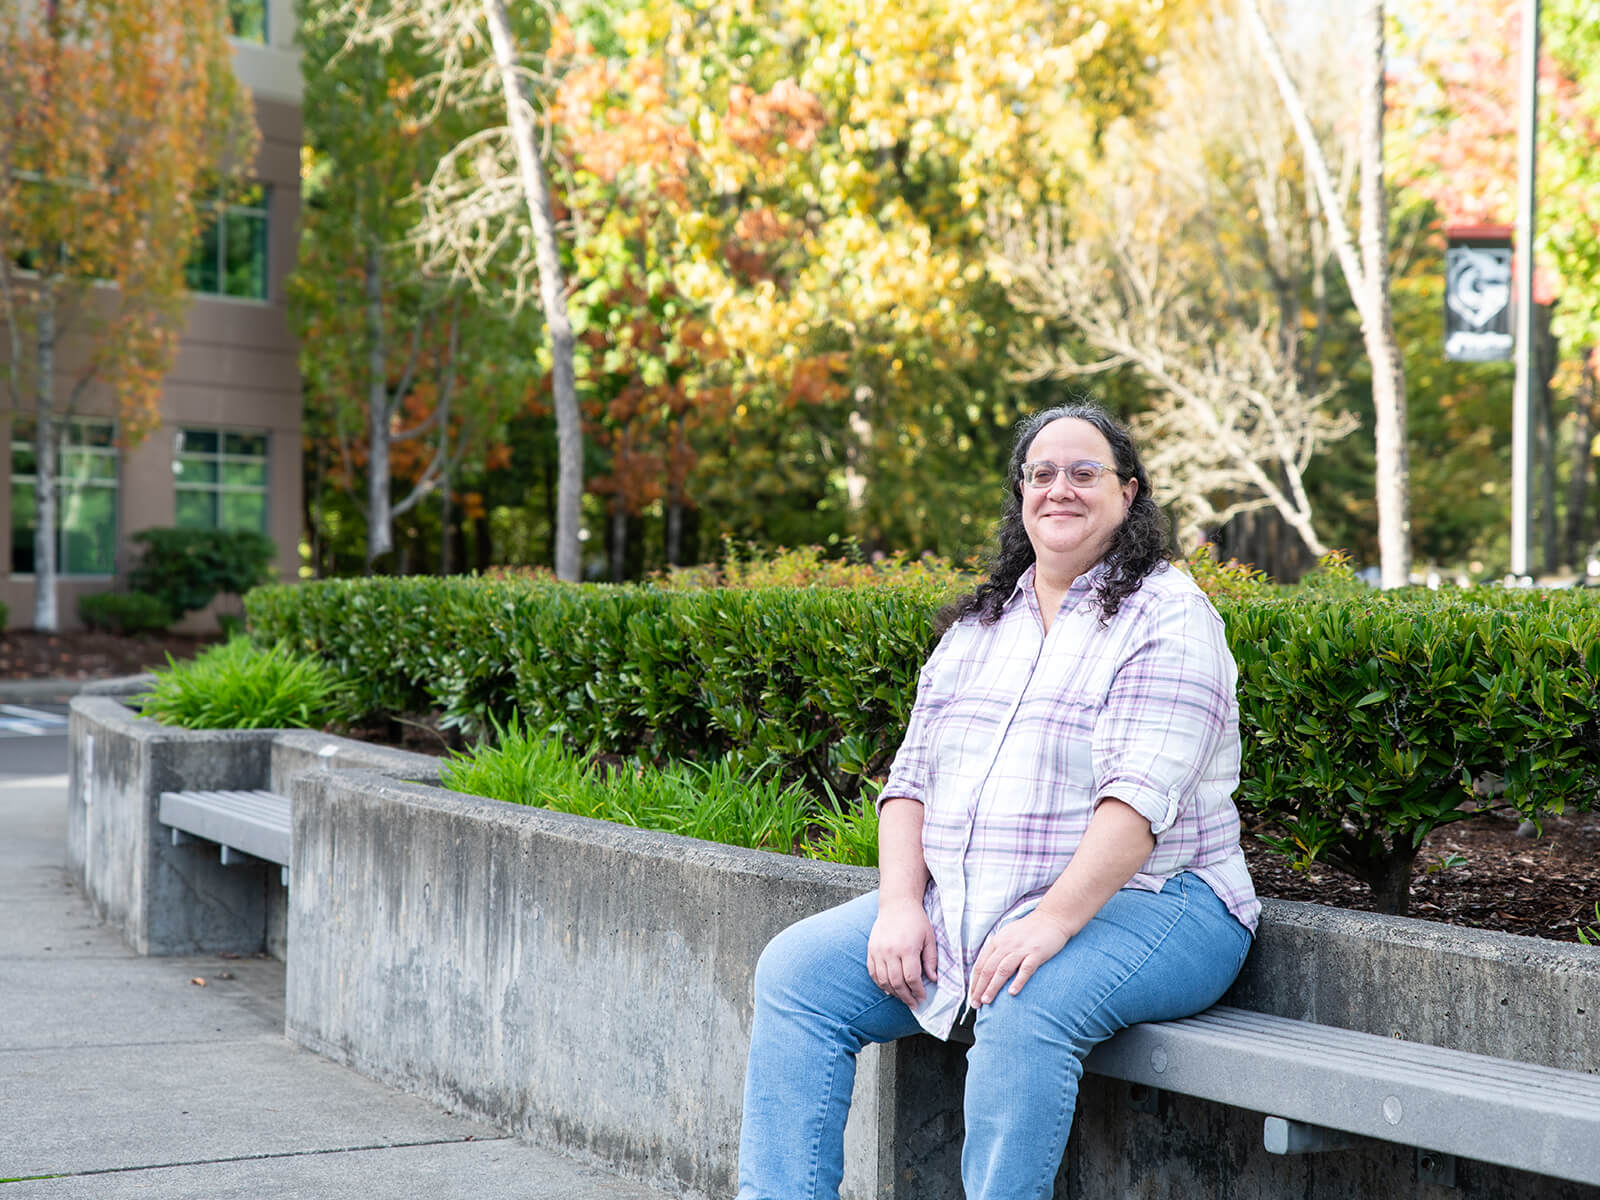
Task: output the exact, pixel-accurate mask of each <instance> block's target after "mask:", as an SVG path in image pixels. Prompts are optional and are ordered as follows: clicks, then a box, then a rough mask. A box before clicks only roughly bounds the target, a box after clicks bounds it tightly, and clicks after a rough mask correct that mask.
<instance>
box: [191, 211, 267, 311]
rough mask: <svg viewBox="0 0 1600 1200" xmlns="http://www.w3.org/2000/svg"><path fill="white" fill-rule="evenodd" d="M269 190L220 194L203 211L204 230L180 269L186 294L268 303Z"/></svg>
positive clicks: (202, 229)
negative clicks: (184, 264)
mask: <svg viewBox="0 0 1600 1200" xmlns="http://www.w3.org/2000/svg"><path fill="white" fill-rule="evenodd" d="M270 196H271V189H270V188H268V187H267V185H266V184H264V183H253V184H250V185H249V186H248V187H245V188H242V189H240V190H239V191H237V192H235V193H234V194H233V198H232V199H231V200H229V199H225V198H224V196H223V195H222V194H221V193H219V194H218V196H217V199H216V200H215V201H214V202H213V203H212V204H210V205H206V206H203V207H202V209H201V212H202V213H203V219H204V225H203V227H202V228H201V230H200V237H199V238H198V240H197V241H196V243H195V248H194V253H193V254H192V255H191V256H190V258H189V263H188V266H187V267H185V268H184V276H185V282H186V283H187V284H188V287H189V290H190V291H191V292H204V293H206V294H208V295H212V296H239V297H241V298H243V299H246V300H265V299H266V298H267V201H268V199H269V198H270Z"/></svg>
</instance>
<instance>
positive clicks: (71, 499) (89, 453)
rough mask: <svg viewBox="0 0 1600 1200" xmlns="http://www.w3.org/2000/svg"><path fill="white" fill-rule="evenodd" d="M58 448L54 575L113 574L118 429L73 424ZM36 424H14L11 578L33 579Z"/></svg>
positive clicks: (23, 420) (64, 426) (64, 428)
mask: <svg viewBox="0 0 1600 1200" xmlns="http://www.w3.org/2000/svg"><path fill="white" fill-rule="evenodd" d="M59 432H60V438H61V440H60V444H59V445H58V446H57V448H56V484H57V490H56V570H57V571H58V572H59V573H60V574H62V575H111V574H114V573H115V572H116V568H117V430H116V426H115V425H113V424H112V423H111V422H109V421H80V420H75V419H69V420H66V421H63V422H62V423H61V425H60V427H59ZM33 439H34V422H33V419H32V418H31V417H18V418H15V419H13V420H12V422H11V573H12V574H13V575H32V574H33V570H34V561H33V534H34V530H35V528H37V526H38V523H39V522H38V508H37V497H35V495H34V484H35V481H36V479H37V467H38V460H37V459H36V458H35V454H34V445H33Z"/></svg>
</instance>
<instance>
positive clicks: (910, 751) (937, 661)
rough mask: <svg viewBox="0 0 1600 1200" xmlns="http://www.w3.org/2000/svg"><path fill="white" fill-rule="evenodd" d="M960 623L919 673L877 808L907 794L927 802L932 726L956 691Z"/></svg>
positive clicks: (944, 639) (931, 777) (943, 639)
mask: <svg viewBox="0 0 1600 1200" xmlns="http://www.w3.org/2000/svg"><path fill="white" fill-rule="evenodd" d="M959 628H960V627H959V626H954V627H952V628H950V629H948V630H946V631H945V635H944V637H942V638H940V639H939V644H938V645H937V646H935V647H934V648H933V653H932V654H930V655H929V656H928V661H927V662H925V663H923V664H922V671H921V673H920V674H919V675H918V676H917V700H916V703H915V704H913V705H912V706H911V718H910V719H909V720H908V721H907V722H906V736H905V738H904V739H903V740H902V741H901V743H900V749H899V750H897V751H896V752H895V756H894V763H893V765H892V766H890V768H889V778H888V780H887V781H886V782H885V783H884V785H883V790H882V791H881V792H879V793H878V808H879V809H880V810H881V809H882V808H883V803H884V801H885V800H891V799H895V798H904V799H907V800H918V801H921V802H922V803H924V804H926V803H927V795H928V791H929V788H930V787H931V786H932V783H933V738H932V735H931V731H932V727H933V725H934V723H935V720H936V718H937V717H938V715H939V712H940V710H941V709H943V708H944V706H945V705H946V704H947V703H949V701H950V697H951V695H952V694H953V693H954V679H953V678H952V676H953V674H954V665H955V664H954V662H953V661H952V658H953V656H952V652H951V646H952V645H953V643H954V642H955V639H956V637H957V636H958V635H957V630H958V629H959Z"/></svg>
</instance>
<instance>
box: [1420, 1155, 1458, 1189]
mask: <svg viewBox="0 0 1600 1200" xmlns="http://www.w3.org/2000/svg"><path fill="white" fill-rule="evenodd" d="M1417 1182H1418V1183H1431V1184H1434V1185H1436V1186H1438V1187H1447V1188H1453V1187H1455V1186H1456V1156H1455V1155H1454V1154H1440V1153H1439V1152H1438V1151H1436V1150H1423V1149H1421V1148H1419V1149H1418V1150H1417Z"/></svg>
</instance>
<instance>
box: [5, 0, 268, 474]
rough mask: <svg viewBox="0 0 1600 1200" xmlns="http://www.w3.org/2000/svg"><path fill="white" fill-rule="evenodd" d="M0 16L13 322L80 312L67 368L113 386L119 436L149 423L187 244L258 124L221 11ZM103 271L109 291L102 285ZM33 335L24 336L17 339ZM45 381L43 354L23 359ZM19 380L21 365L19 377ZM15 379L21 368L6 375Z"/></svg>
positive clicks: (70, 317)
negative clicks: (84, 352)
mask: <svg viewBox="0 0 1600 1200" xmlns="http://www.w3.org/2000/svg"><path fill="white" fill-rule="evenodd" d="M9 7H10V8H11V9H12V11H11V12H10V13H9V14H8V15H6V16H4V17H0V61H3V62H4V63H5V64H6V68H5V71H4V72H3V76H4V78H3V79H0V254H3V255H4V257H5V259H6V264H7V268H6V269H9V265H10V264H11V263H14V262H18V261H21V262H24V263H26V264H27V266H28V269H29V274H28V275H27V276H26V277H19V278H18V280H17V282H18V286H17V287H16V288H14V289H9V290H8V292H7V296H8V301H7V311H6V313H5V314H4V316H5V318H6V319H7V320H8V323H10V324H11V325H12V327H13V329H14V330H16V329H26V330H30V331H37V330H40V329H45V330H47V331H48V330H50V329H54V330H55V331H57V332H58V333H65V332H66V331H67V329H68V328H69V327H71V326H72V325H73V323H74V321H77V322H79V324H80V326H81V332H83V333H86V334H88V335H89V337H88V339H87V340H88V342H89V344H91V345H92V346H93V347H94V349H93V351H92V352H91V353H90V354H89V355H88V356H87V357H86V358H85V360H84V365H83V367H82V369H81V370H80V371H79V372H78V373H77V374H76V376H75V378H74V379H73V380H72V384H73V385H74V386H75V387H76V386H80V385H87V384H88V383H89V382H92V381H98V382H100V383H103V384H105V385H108V386H110V387H111V388H112V390H113V391H114V392H115V395H116V398H117V401H118V407H119V410H120V412H121V415H122V418H123V420H122V436H123V438H124V440H126V441H129V442H133V441H137V440H138V439H139V437H141V436H142V435H143V434H144V433H145V432H147V431H148V430H149V429H150V428H151V427H152V426H153V424H154V421H155V414H156V397H157V394H158V392H159V389H160V386H161V380H162V378H163V377H164V375H165V373H166V371H167V369H168V368H169V367H170V365H171V362H172V358H173V355H174V354H175V353H176V349H177V340H178V328H179V325H180V323H181V320H182V316H183V312H184V309H185V308H186V306H187V292H186V290H185V286H184V257H185V256H184V255H183V254H182V253H181V252H179V253H175V252H174V248H175V247H186V246H187V245H189V244H190V242H191V241H192V239H193V237H194V234H195V231H196V228H197V225H198V221H199V217H200V211H199V210H200V206H201V205H202V204H203V203H204V202H205V201H206V200H208V199H209V198H210V196H211V195H212V194H214V193H213V192H212V189H214V187H215V180H216V179H217V177H218V176H219V175H225V174H226V173H228V172H230V171H234V170H241V169H242V170H248V167H249V163H250V161H251V158H252V157H253V154H254V145H255V128H254V124H253V122H252V121H251V119H250V111H249V106H248V101H247V100H246V99H245V97H244V95H243V93H242V91H241V89H240V88H239V86H238V84H237V82H236V81H235V79H234V76H233V69H232V65H231V58H230V53H229V50H228V46H227V41H226V38H225V36H224V32H223V28H222V25H221V23H220V21H219V20H218V17H217V13H216V12H215V11H213V10H212V9H211V6H209V5H202V6H195V5H193V4H191V3H187V2H186V0H57V2H56V3H52V4H50V5H34V4H23V5H20V6H9ZM106 282H109V283H113V284H115V285H116V286H115V289H114V290H106V289H97V288H96V287H95V285H96V284H99V283H106ZM24 340H25V341H26V340H27V339H26V338H25V339H24ZM22 370H23V373H24V374H26V375H28V376H30V382H31V385H32V387H34V388H37V389H40V394H48V391H49V390H50V389H51V387H52V384H51V381H50V380H47V379H44V378H43V376H45V375H49V374H51V373H52V371H53V367H52V365H51V360H50V359H49V357H48V356H45V355H37V356H35V357H33V358H32V359H31V360H30V361H28V362H26V363H25V364H23V367H22ZM14 381H15V377H14ZM14 386H15V382H14Z"/></svg>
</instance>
